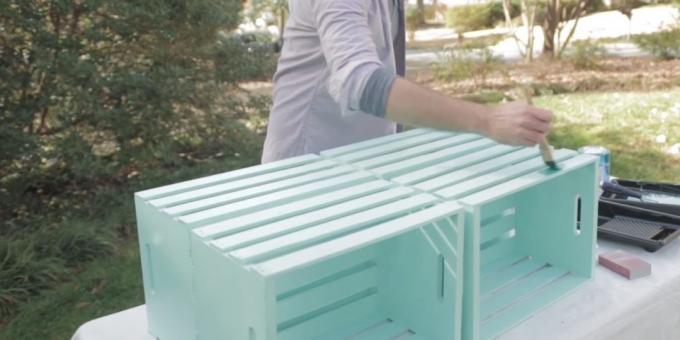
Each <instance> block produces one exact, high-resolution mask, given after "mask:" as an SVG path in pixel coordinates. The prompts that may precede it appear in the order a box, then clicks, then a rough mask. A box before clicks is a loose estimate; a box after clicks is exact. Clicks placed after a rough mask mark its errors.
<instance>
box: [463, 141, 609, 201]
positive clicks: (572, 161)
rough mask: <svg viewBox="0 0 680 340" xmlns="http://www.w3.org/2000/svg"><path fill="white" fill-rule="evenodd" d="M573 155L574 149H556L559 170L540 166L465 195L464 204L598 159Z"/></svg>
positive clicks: (489, 198) (491, 197)
mask: <svg viewBox="0 0 680 340" xmlns="http://www.w3.org/2000/svg"><path fill="white" fill-rule="evenodd" d="M563 154H566V156H565V157H561V156H558V155H563ZM573 156H576V152H575V151H571V150H558V151H557V152H556V153H555V160H556V161H558V165H559V167H560V170H552V169H550V168H547V167H544V168H540V171H533V172H531V173H526V174H525V175H524V176H522V177H519V178H515V179H513V180H510V181H506V182H504V183H501V184H499V185H497V186H495V187H494V188H493V189H492V190H491V189H490V190H481V191H478V192H476V193H475V194H473V195H470V196H468V197H465V198H464V199H463V201H465V203H466V204H471V205H480V204H485V203H486V202H488V201H491V200H496V199H498V198H501V197H503V196H506V195H509V194H511V193H513V192H516V191H518V190H521V189H523V188H527V187H529V186H531V185H536V184H538V183H541V182H544V181H546V180H549V179H550V178H554V177H557V176H562V175H564V174H566V173H569V172H570V171H573V170H576V169H578V168H582V167H584V166H588V165H592V164H594V163H596V162H597V160H598V158H597V157H593V156H591V155H579V156H577V157H573ZM572 157H573V158H572Z"/></svg>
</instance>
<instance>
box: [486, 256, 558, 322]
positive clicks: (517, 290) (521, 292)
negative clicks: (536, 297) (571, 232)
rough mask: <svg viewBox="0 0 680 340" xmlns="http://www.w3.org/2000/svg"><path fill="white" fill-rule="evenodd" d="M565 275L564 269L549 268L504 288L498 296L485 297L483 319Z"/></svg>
mask: <svg viewBox="0 0 680 340" xmlns="http://www.w3.org/2000/svg"><path fill="white" fill-rule="evenodd" d="M565 274H567V271H566V270H564V269H562V268H557V267H547V268H544V269H543V270H539V271H537V272H535V273H534V274H532V275H530V276H528V277H526V278H524V279H523V280H518V281H517V282H515V283H514V284H513V285H511V286H510V287H507V288H504V289H502V290H500V291H499V292H497V293H496V294H491V295H490V296H488V297H485V298H484V297H483V298H482V302H481V309H480V313H481V319H482V320H485V319H488V318H490V317H491V316H492V315H493V314H494V313H497V312H499V311H500V310H501V309H503V308H507V307H508V306H510V305H511V304H512V303H513V302H515V301H518V300H521V298H522V297H524V296H526V295H528V294H530V293H531V292H533V291H535V290H538V289H540V288H542V287H544V286H546V285H548V284H549V283H551V282H553V281H555V280H556V279H558V278H559V277H561V276H563V275H565Z"/></svg>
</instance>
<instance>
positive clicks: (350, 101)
mask: <svg viewBox="0 0 680 340" xmlns="http://www.w3.org/2000/svg"><path fill="white" fill-rule="evenodd" d="M371 2H372V0H342V1H338V0H314V1H313V4H314V5H313V13H314V20H315V22H316V27H317V29H318V34H319V39H320V40H321V48H322V50H323V54H324V57H325V59H326V63H327V64H328V67H329V69H330V77H329V79H328V92H329V94H330V95H331V96H332V97H333V99H335V101H336V102H338V104H340V108H341V110H342V114H343V115H347V114H353V113H356V112H365V111H369V112H367V113H370V114H374V115H378V116H381V115H384V104H383V112H370V111H371V110H370V109H369V110H366V108H371V107H380V105H367V104H366V98H367V96H369V97H373V96H371V95H370V94H364V92H365V90H366V88H367V86H366V85H367V83H369V79H370V78H371V76H372V75H373V74H374V73H376V71H378V72H385V70H384V69H385V66H383V65H382V63H381V62H380V58H379V57H378V53H377V50H376V45H375V42H374V41H373V38H372V35H371V29H370V27H369V22H368V10H369V8H368V6H371ZM381 69H383V70H381ZM390 72H392V73H393V72H394V71H390ZM382 78H386V77H381V78H379V79H382ZM374 79H375V77H374ZM393 80H394V79H389V77H387V78H386V80H385V81H390V84H389V85H391V81H393ZM376 87H377V88H381V89H384V86H375V85H372V86H370V88H376ZM377 92H378V93H376V95H377V96H378V97H376V98H375V100H376V101H377V102H383V103H384V102H385V101H386V98H379V97H380V95H381V94H382V96H385V95H386V94H384V92H385V91H382V92H381V91H377ZM362 97H363V98H364V101H363V107H362Z"/></svg>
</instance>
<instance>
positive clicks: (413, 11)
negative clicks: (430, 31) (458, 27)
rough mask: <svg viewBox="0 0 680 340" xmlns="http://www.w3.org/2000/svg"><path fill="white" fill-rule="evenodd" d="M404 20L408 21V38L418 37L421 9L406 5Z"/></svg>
mask: <svg viewBox="0 0 680 340" xmlns="http://www.w3.org/2000/svg"><path fill="white" fill-rule="evenodd" d="M404 21H405V23H406V34H407V35H408V40H411V41H413V40H414V39H415V37H416V30H417V29H418V25H419V24H420V22H419V21H420V10H418V8H417V7H414V6H408V7H406V13H404Z"/></svg>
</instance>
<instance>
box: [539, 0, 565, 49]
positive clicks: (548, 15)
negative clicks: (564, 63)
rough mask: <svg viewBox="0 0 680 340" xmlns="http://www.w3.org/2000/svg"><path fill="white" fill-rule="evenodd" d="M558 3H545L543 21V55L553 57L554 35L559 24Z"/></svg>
mask: <svg viewBox="0 0 680 340" xmlns="http://www.w3.org/2000/svg"><path fill="white" fill-rule="evenodd" d="M560 12H561V10H560V1H559V0H548V1H547V2H546V9H545V19H543V25H542V26H543V36H544V39H543V55H548V56H553V55H554V53H555V34H557V26H558V25H559V24H560V19H561V18H560Z"/></svg>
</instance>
